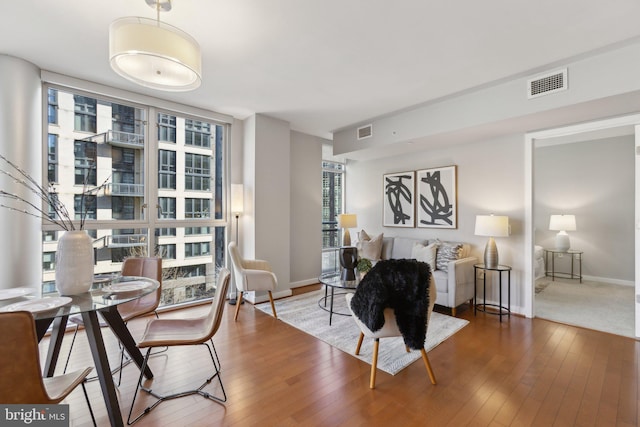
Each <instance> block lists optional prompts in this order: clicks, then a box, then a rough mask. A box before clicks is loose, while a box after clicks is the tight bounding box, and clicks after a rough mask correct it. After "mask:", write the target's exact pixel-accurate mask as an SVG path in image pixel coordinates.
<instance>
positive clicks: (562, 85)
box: [527, 68, 568, 99]
mask: <svg viewBox="0 0 640 427" xmlns="http://www.w3.org/2000/svg"><path fill="white" fill-rule="evenodd" d="M567 88H568V82H567V69H566V68H564V69H562V70H556V71H552V72H550V73H545V74H543V75H538V76H536V77H534V78H532V79H529V80H527V98H529V99H531V98H537V97H539V96H543V95H549V94H552V93H555V92H560V91H562V90H567Z"/></svg>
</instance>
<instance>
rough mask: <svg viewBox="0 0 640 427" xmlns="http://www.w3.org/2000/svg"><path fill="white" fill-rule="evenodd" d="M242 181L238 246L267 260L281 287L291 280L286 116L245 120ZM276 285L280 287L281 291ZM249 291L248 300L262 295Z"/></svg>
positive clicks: (252, 255) (288, 131) (289, 176)
mask: <svg viewBox="0 0 640 427" xmlns="http://www.w3.org/2000/svg"><path fill="white" fill-rule="evenodd" d="M243 154H244V156H243V166H242V167H243V183H244V191H245V214H244V215H243V216H242V227H243V237H242V239H241V242H242V245H241V246H240V250H241V251H242V254H243V255H244V256H245V257H247V258H251V259H264V260H268V261H269V262H270V264H271V267H272V268H273V272H274V273H275V274H276V276H277V278H278V289H277V290H281V289H289V284H290V279H289V276H290V262H291V260H290V235H291V227H290V223H291V211H290V205H291V190H290V180H291V172H290V164H291V163H290V156H291V143H290V129H289V124H288V123H287V122H284V121H282V120H278V119H273V118H270V117H267V116H264V115H260V114H258V115H255V116H252V117H249V118H247V119H246V120H245V121H244V139H243ZM277 290H276V291H277ZM255 298H256V299H255V300H253V298H252V297H251V296H249V297H248V299H249V301H251V302H256V301H261V300H263V299H264V295H262V294H261V295H255Z"/></svg>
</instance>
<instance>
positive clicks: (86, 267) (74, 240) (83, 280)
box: [56, 230, 93, 295]
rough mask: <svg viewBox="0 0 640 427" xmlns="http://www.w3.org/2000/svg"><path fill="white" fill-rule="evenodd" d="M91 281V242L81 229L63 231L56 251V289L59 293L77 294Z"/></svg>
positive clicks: (87, 286)
mask: <svg viewBox="0 0 640 427" xmlns="http://www.w3.org/2000/svg"><path fill="white" fill-rule="evenodd" d="M92 283H93V244H92V241H91V237H90V236H89V235H88V234H87V233H86V231H83V230H73V231H67V232H65V233H64V234H63V235H62V236H60V238H59V239H58V250H57V251H56V289H58V292H59V293H60V295H77V294H81V293H83V292H87V291H88V290H89V289H91V284H92Z"/></svg>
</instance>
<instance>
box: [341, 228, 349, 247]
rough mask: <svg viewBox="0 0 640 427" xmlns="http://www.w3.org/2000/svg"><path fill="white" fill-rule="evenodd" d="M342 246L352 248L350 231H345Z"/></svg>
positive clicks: (346, 229)
mask: <svg viewBox="0 0 640 427" xmlns="http://www.w3.org/2000/svg"><path fill="white" fill-rule="evenodd" d="M342 246H351V234H350V233H349V229H348V228H345V229H344V236H342Z"/></svg>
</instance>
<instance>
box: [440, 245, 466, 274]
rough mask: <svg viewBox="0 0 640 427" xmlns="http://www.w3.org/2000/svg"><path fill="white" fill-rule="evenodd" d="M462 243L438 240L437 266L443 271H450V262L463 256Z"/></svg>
mask: <svg viewBox="0 0 640 427" xmlns="http://www.w3.org/2000/svg"><path fill="white" fill-rule="evenodd" d="M463 249H464V248H463V245H462V243H450V242H438V251H437V253H436V268H437V269H438V270H442V271H449V262H450V261H455V260H457V259H460V258H461V257H462V251H463Z"/></svg>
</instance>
